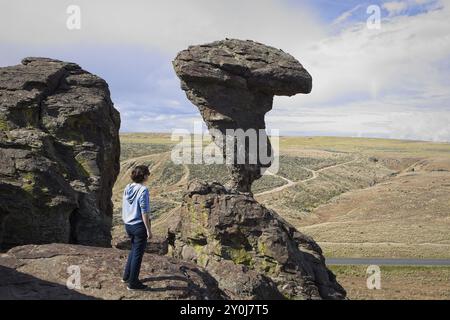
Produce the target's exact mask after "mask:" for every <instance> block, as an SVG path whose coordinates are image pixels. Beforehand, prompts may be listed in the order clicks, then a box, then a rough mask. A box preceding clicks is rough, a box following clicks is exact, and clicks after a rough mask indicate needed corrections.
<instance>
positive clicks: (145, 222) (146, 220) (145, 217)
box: [142, 213, 153, 239]
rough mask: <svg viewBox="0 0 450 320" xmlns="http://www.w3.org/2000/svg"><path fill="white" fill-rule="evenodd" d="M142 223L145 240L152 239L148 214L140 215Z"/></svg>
mask: <svg viewBox="0 0 450 320" xmlns="http://www.w3.org/2000/svg"><path fill="white" fill-rule="evenodd" d="M142 221H144V224H145V228H146V229H147V238H148V239H151V238H152V237H153V235H152V222H151V220H150V214H149V213H143V214H142Z"/></svg>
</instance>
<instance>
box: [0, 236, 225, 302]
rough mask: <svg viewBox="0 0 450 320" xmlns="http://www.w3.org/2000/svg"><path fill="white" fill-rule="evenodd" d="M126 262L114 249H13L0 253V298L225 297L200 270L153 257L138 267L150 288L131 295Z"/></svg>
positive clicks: (64, 246)
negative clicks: (125, 276) (124, 276)
mask: <svg viewBox="0 0 450 320" xmlns="http://www.w3.org/2000/svg"><path fill="white" fill-rule="evenodd" d="M126 259H127V252H126V251H122V250H118V249H113V248H94V247H86V246H78V245H70V244H48V245H26V246H20V247H15V248H13V249H11V250H9V251H8V252H7V253H6V254H2V255H0V299H14V300H15V299H20V300H22V299H58V300H62V299H114V300H118V299H155V300H161V299H193V300H200V299H202V300H203V299H223V298H226V296H225V295H224V294H223V292H222V291H221V290H220V289H218V286H217V282H216V281H215V280H214V278H212V277H211V276H210V275H209V274H208V273H207V272H206V271H205V270H203V269H202V268H199V267H198V266H196V265H194V264H191V263H186V262H182V261H178V260H176V259H172V258H169V257H163V256H158V255H151V254H146V255H144V259H143V263H142V269H141V279H142V280H143V281H144V282H145V283H146V284H148V285H149V286H150V289H149V290H148V291H144V292H130V291H128V290H127V289H126V286H125V284H124V283H121V281H120V279H121V276H122V273H121V272H122V268H123V266H124V265H125V261H126ZM77 275H79V282H77V278H76V276H77ZM67 283H69V284H70V285H72V287H68V286H67Z"/></svg>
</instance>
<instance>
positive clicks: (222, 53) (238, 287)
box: [169, 40, 346, 299]
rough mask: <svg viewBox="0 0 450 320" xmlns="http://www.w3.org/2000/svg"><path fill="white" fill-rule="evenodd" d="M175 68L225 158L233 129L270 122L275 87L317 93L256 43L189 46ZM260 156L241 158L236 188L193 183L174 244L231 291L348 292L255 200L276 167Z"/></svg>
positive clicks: (300, 73) (268, 295)
mask: <svg viewBox="0 0 450 320" xmlns="http://www.w3.org/2000/svg"><path fill="white" fill-rule="evenodd" d="M174 68H175V71H176V73H177V75H178V76H179V78H180V79H181V87H182V89H183V90H184V91H186V94H187V97H188V99H189V100H190V101H192V102H193V103H194V104H195V105H196V106H197V107H198V108H199V110H200V113H201V114H202V116H203V119H204V120H205V122H206V123H207V125H208V128H209V129H210V133H211V135H212V136H213V137H214V139H215V140H214V141H215V142H216V143H217V144H218V146H219V147H222V148H223V149H222V150H223V154H224V156H225V157H227V156H229V154H228V152H229V150H228V149H226V148H224V145H223V141H224V140H225V139H227V140H228V139H230V138H231V139H234V138H235V137H229V134H228V133H227V129H243V130H248V129H256V130H259V129H264V128H265V123H264V115H265V113H266V112H268V111H269V110H270V109H271V108H272V101H273V96H274V95H288V96H290V95H294V94H296V93H309V92H310V91H311V84H312V79H311V76H310V75H309V74H308V72H307V71H306V70H305V69H304V68H303V67H302V65H301V64H300V63H299V62H298V61H297V60H296V59H295V58H293V57H292V56H290V55H288V54H286V53H284V52H283V51H281V50H277V49H275V48H271V47H267V46H265V45H263V44H260V43H256V42H253V41H241V40H224V41H218V42H213V43H211V44H206V45H201V46H193V47H190V48H189V49H188V50H185V51H182V52H180V53H179V54H178V56H177V57H176V59H175V61H174ZM263 131H264V132H265V130H263ZM262 139H264V140H267V141H268V137H267V136H263V137H262ZM258 142H259V141H258ZM267 145H269V146H270V142H268V143H267ZM238 148H245V153H246V157H247V156H252V154H251V153H252V152H254V149H253V151H252V150H251V148H249V146H248V145H244V147H242V146H239V145H238ZM258 152H259V150H258ZM247 159H249V157H247ZM259 160H260V159H259V154H258V162H257V163H256V164H252V163H250V162H246V163H245V164H240V163H236V162H234V163H232V170H231V171H232V175H233V178H232V181H231V183H230V185H227V187H224V186H222V185H220V184H218V183H208V182H200V181H193V182H191V184H190V185H189V187H188V192H187V193H186V194H185V196H184V198H183V203H182V206H181V208H180V211H179V217H178V222H176V223H175V224H174V227H173V228H171V230H170V231H169V241H170V244H171V248H170V250H169V251H170V252H171V253H172V255H173V256H175V257H177V258H181V259H186V260H191V261H193V262H195V263H197V264H198V265H200V266H203V267H205V268H206V269H207V270H208V271H209V272H210V273H211V275H212V276H214V277H215V278H216V279H217V280H218V282H219V287H220V288H221V289H222V290H224V292H226V293H227V294H228V295H229V296H230V297H234V298H241V299H242V298H247V299H279V298H289V299H344V298H345V296H346V293H345V290H344V289H343V288H342V287H341V286H340V285H339V284H338V283H337V281H336V278H335V276H334V275H333V273H332V272H331V271H330V270H328V269H327V267H326V265H325V259H324V257H323V255H322V252H321V249H320V247H319V246H318V245H317V244H316V243H315V242H314V241H313V240H312V239H311V238H309V237H307V236H305V235H303V234H301V233H300V232H298V231H297V230H296V229H295V228H294V227H293V226H292V225H290V224H289V223H287V222H286V221H285V220H283V219H282V218H281V217H280V216H278V215H277V214H276V213H275V212H274V211H273V210H269V209H267V208H265V207H264V206H263V205H261V204H260V203H258V202H257V201H256V200H255V199H254V198H253V195H252V193H251V184H252V182H253V181H254V180H255V179H258V178H259V177H260V176H261V169H264V168H265V167H269V166H270V163H268V164H267V163H266V164H264V163H261V161H259Z"/></svg>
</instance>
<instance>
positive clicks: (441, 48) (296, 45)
mask: <svg viewBox="0 0 450 320" xmlns="http://www.w3.org/2000/svg"><path fill="white" fill-rule="evenodd" d="M38 3H39V4H38ZM71 5H76V6H78V8H79V9H80V16H79V17H80V20H79V21H80V28H79V29H69V28H68V27H67V21H68V19H69V21H73V20H71V17H73V12H68V11H67V9H68V7H69V6H71ZM374 6H375V7H376V8H379V12H380V23H379V28H373V26H374V24H373V23H372V22H373V21H374V20H373V13H374V12H375V11H373V7H374ZM371 8H372V9H371ZM368 9H369V11H368ZM368 20H369V25H368V22H367V21H368ZM224 38H239V39H252V40H255V41H258V42H262V43H265V44H267V45H271V46H274V47H277V48H280V49H283V50H284V51H286V52H288V53H290V54H292V55H293V56H294V57H296V58H297V59H298V60H299V61H300V62H301V63H302V64H303V66H304V67H305V68H306V69H307V70H308V71H309V73H310V74H311V75H312V77H313V90H312V93H311V94H309V95H297V96H294V97H275V100H274V106H273V110H272V111H270V112H269V113H268V114H267V115H266V122H267V127H268V129H279V130H280V134H281V135H302V136H305V135H307V136H317V135H320V136H323V135H327V136H351V137H380V138H395V139H414V140H429V141H446V142H448V141H450V89H449V88H450V86H449V85H450V72H449V71H450V59H449V58H450V0H395V1H392V0H389V1H382V0H371V1H355V0H339V1H331V0H304V1H302V0H297V1H295V0H226V1H225V0H223V1H221V0H215V1H211V0H183V1H181V0H164V1H157V0H151V1H150V0H147V1H138V0H134V1H114V0H108V1H107V0H84V1H80V0H70V1H66V0H40V1H35V0H34V1H33V0H28V1H25V0H15V1H7V0H0V66H7V65H15V64H18V63H20V60H21V59H22V58H24V57H27V56H45V57H51V58H55V59H60V60H64V61H71V62H76V63H78V64H79V65H80V66H82V67H83V68H84V69H86V70H88V71H90V72H92V73H94V74H97V75H98V76H100V77H102V78H104V79H105V80H106V81H107V82H108V84H109V86H110V90H111V95H112V99H113V101H114V104H115V107H116V108H117V109H118V110H119V111H120V113H121V118H122V127H121V131H122V132H137V131H138V132H172V131H173V130H174V129H187V130H189V131H193V122H194V121H196V120H198V121H200V120H201V117H200V115H199V113H198V110H197V108H196V107H195V106H193V105H192V104H191V103H190V102H189V101H188V100H187V99H186V97H185V94H184V92H183V91H181V89H180V84H179V80H178V79H177V77H176V75H175V73H174V71H173V68H172V65H171V61H172V60H173V59H174V57H175V56H176V54H177V52H179V51H181V50H183V49H185V48H187V47H188V46H189V45H193V44H202V43H207V42H211V41H215V40H221V39H224Z"/></svg>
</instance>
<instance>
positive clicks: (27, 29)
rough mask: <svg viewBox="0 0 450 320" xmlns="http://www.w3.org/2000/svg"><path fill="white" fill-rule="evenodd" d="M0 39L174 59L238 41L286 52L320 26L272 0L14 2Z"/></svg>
mask: <svg viewBox="0 0 450 320" xmlns="http://www.w3.org/2000/svg"><path fill="white" fill-rule="evenodd" d="M71 4H77V5H79V6H80V8H81V30H68V29H67V28H66V19H67V17H68V15H67V13H66V8H67V6H68V5H71ZM0 27H1V30H2V31H6V30H8V32H2V33H0V41H2V42H10V43H26V44H39V45H48V44H51V45H54V44H60V45H63V44H67V43H74V42H80V43H88V42H91V43H96V44H111V43H112V44H121V45H127V44H133V45H136V44H138V45H142V46H145V47H150V48H155V49H158V50H163V51H165V52H166V53H168V54H171V55H174V54H175V53H176V52H177V51H179V50H182V49H185V48H186V47H187V46H188V45H191V44H197V43H198V44H199V43H204V42H207V41H214V40H220V39H223V38H225V37H239V38H244V39H247V38H248V39H254V40H258V41H261V42H266V43H268V44H272V45H274V46H278V47H281V48H285V49H286V50H289V48H290V46H291V44H292V43H293V42H294V43H308V42H310V41H312V40H313V39H317V38H319V37H321V36H322V35H323V34H324V32H325V31H324V30H325V29H324V28H323V27H322V26H321V25H320V24H319V22H318V20H317V19H315V15H314V13H313V12H312V11H311V10H308V8H306V7H299V8H297V9H294V10H293V9H292V8H290V7H286V6H285V5H283V4H282V3H280V2H279V1H276V0H246V1H242V0H227V1H210V0H195V1H192V0H191V1H179V0H164V1H147V0H135V1H133V2H132V3H130V2H128V1H112V0H96V1H92V0H77V1H74V0H40V1H39V5H36V1H33V0H15V1H9V2H6V1H4V2H2V10H1V11H0Z"/></svg>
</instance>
